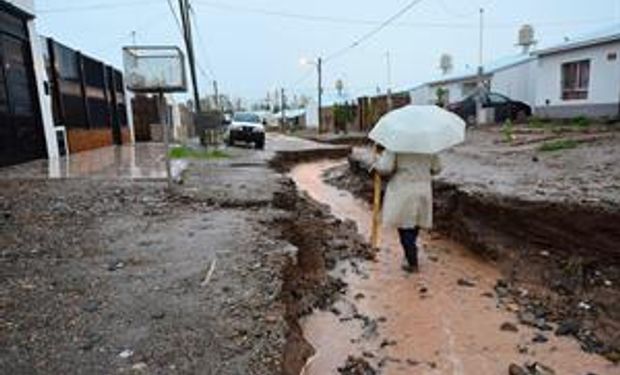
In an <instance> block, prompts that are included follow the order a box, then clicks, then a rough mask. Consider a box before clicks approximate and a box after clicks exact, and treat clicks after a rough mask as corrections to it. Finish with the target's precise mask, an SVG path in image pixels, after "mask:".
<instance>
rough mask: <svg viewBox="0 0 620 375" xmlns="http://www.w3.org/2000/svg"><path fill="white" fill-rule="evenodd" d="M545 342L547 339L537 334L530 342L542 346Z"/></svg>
mask: <svg viewBox="0 0 620 375" xmlns="http://www.w3.org/2000/svg"><path fill="white" fill-rule="evenodd" d="M547 341H549V339H548V338H547V337H546V336H545V335H543V334H542V333H537V334H536V335H535V336H534V338H533V339H532V342H534V343H536V344H544V343H546V342H547Z"/></svg>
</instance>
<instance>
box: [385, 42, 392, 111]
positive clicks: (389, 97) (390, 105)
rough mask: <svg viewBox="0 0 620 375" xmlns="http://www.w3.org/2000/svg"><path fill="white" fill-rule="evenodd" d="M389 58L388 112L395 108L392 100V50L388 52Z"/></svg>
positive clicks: (387, 56)
mask: <svg viewBox="0 0 620 375" xmlns="http://www.w3.org/2000/svg"><path fill="white" fill-rule="evenodd" d="M386 58H387V108H388V112H389V111H391V110H392V108H393V102H392V60H391V57H390V51H387V53H386Z"/></svg>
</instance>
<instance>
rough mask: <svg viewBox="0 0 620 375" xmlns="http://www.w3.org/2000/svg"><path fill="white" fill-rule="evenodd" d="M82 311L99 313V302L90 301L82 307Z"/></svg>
mask: <svg viewBox="0 0 620 375" xmlns="http://www.w3.org/2000/svg"><path fill="white" fill-rule="evenodd" d="M82 310H84V311H86V312H88V313H94V312H97V310H99V302H97V301H94V300H89V301H87V302H86V303H85V304H84V305H83V306H82Z"/></svg>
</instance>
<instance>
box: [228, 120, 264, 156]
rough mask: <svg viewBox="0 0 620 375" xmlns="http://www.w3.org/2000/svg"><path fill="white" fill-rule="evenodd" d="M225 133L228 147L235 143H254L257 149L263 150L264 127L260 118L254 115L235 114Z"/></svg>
mask: <svg viewBox="0 0 620 375" xmlns="http://www.w3.org/2000/svg"><path fill="white" fill-rule="evenodd" d="M227 133H228V134H227V135H226V136H227V138H228V139H227V141H228V144H229V145H230V146H232V145H234V144H235V142H246V143H254V147H256V148H257V149H261V150H262V149H263V148H265V127H264V125H263V122H262V120H261V118H260V116H258V115H256V114H254V113H248V112H240V113H235V115H234V116H233V118H232V121H231V124H230V125H229V126H228V132H227Z"/></svg>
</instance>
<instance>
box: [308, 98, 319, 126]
mask: <svg viewBox="0 0 620 375" xmlns="http://www.w3.org/2000/svg"><path fill="white" fill-rule="evenodd" d="M306 127H308V128H312V129H318V127H319V106H318V105H317V103H316V101H314V100H310V101H309V102H308V104H307V105H306Z"/></svg>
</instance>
